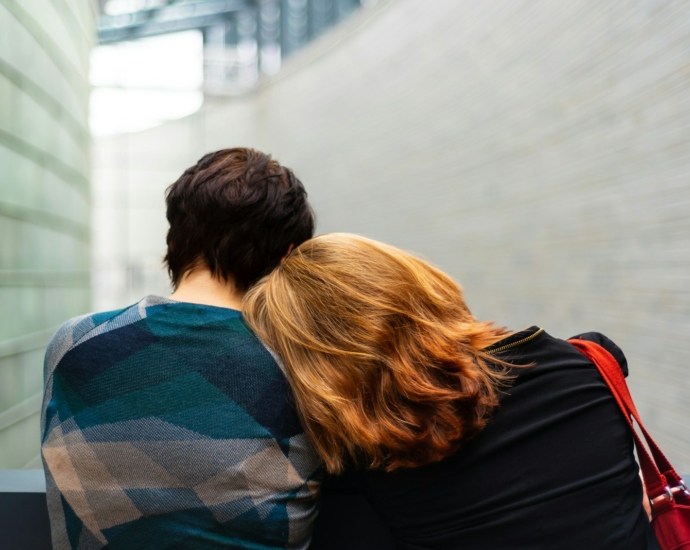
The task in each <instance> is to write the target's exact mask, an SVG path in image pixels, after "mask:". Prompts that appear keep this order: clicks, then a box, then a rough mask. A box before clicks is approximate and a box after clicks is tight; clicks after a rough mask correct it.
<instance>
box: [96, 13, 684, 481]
mask: <svg viewBox="0 0 690 550" xmlns="http://www.w3.org/2000/svg"><path fill="white" fill-rule="evenodd" d="M689 66H690V8H689V7H688V5H687V3H684V2H672V1H662V0H656V1H647V2H636V3H631V2H597V1H594V0H576V1H573V2H550V1H546V0H537V1H532V2H527V3H525V2H513V1H511V0H496V1H493V2H474V1H470V0H438V1H436V2H433V6H431V3H428V2H417V1H414V0H394V1H389V2H385V3H382V4H380V5H379V7H377V8H375V9H374V10H370V11H368V12H364V13H362V14H360V15H359V16H357V17H356V18H355V19H354V20H353V21H351V22H349V23H347V24H346V25H344V26H343V27H341V28H339V29H337V30H336V31H334V32H333V33H331V34H330V35H328V36H326V37H324V39H322V40H321V41H319V42H317V43H315V44H313V45H312V46H310V47H309V48H308V49H307V51H305V52H303V53H302V54H300V55H298V56H296V57H295V58H294V59H292V60H291V61H290V63H288V66H287V67H286V69H285V70H284V71H283V72H282V73H281V74H280V75H279V76H278V77H277V78H274V79H273V80H271V81H268V82H266V83H265V85H264V86H263V87H262V88H261V89H260V90H259V91H258V92H257V93H256V94H254V95H253V96H250V97H246V98H244V99H235V100H225V101H222V100H218V101H216V102H215V103H211V104H207V106H206V107H205V108H204V109H202V111H201V112H200V113H199V114H197V115H195V116H193V117H190V118H189V119H186V120H183V121H180V122H177V123H173V124H168V125H166V126H164V127H161V128H158V129H154V130H151V131H147V132H143V133H140V134H131V135H128V136H121V137H119V138H114V139H110V140H104V141H101V142H99V143H98V146H97V155H98V156H97V160H96V165H97V171H96V181H97V189H96V204H95V206H96V211H97V212H98V216H101V221H97V226H96V237H95V238H96V243H98V244H97V247H96V248H97V249H103V250H105V247H104V246H103V244H104V243H111V244H112V245H113V246H119V249H118V250H119V254H120V256H119V257H118V258H114V257H113V256H112V255H110V256H108V257H105V256H103V255H102V256H98V254H99V252H98V250H97V252H96V254H97V260H96V261H97V266H96V267H97V268H98V269H99V273H100V276H99V281H100V285H101V286H100V290H101V292H99V293H98V294H97V295H96V300H97V301H98V302H97V303H100V304H101V305H103V307H110V306H115V305H124V303H125V302H131V301H134V300H135V299H137V298H138V297H139V295H140V294H143V293H146V292H151V291H153V292H161V293H163V292H166V291H167V288H166V284H165V276H164V273H163V272H162V270H160V259H161V257H162V256H163V253H164V240H165V230H166V223H165V219H164V215H163V209H162V205H163V202H162V197H163V190H164V188H165V187H166V186H167V185H168V184H170V183H171V182H172V181H174V180H175V179H176V178H177V177H178V175H179V174H180V173H181V171H182V170H183V169H184V168H186V167H187V166H188V165H190V164H192V163H193V162H195V161H196V159H197V158H198V157H199V156H200V155H201V154H202V153H203V152H206V151H208V150H212V149H217V148H220V147H227V146H234V145H250V146H256V147H259V148H262V149H264V150H267V151H269V152H271V153H273V154H274V155H275V156H276V157H277V158H278V159H279V160H281V161H282V162H284V163H285V164H287V165H290V166H292V167H294V168H295V169H296V171H297V172H298V174H299V176H300V177H301V178H302V180H303V181H304V182H305V185H306V186H307V188H308V190H309V193H310V197H311V198H312V200H313V203H314V205H315V207H316V210H317V215H318V218H319V227H318V229H319V231H320V232H324V231H352V232H358V233H363V234H365V235H369V236H371V237H374V238H378V239H381V240H385V241H388V242H391V243H393V244H396V245H399V246H401V247H404V248H407V249H412V250H416V251H418V252H420V253H422V254H424V255H425V256H427V257H428V258H430V259H431V260H432V261H433V262H435V263H437V264H438V265H440V266H441V267H443V268H444V269H446V270H447V271H449V272H450V273H451V274H452V275H454V276H455V277H457V278H458V280H460V281H461V282H462V284H463V285H464V287H465V289H466V293H467V296H468V300H469V302H470V305H471V306H472V307H473V309H474V310H475V311H476V313H477V314H478V315H479V316H481V317H486V318H492V319H495V320H497V321H499V322H501V323H505V324H507V325H509V326H510V327H513V328H516V329H517V328H521V327H524V326H526V325H530V324H539V325H541V326H543V327H545V328H546V329H547V330H548V331H549V332H550V333H552V334H554V335H556V336H560V337H568V336H570V335H572V334H574V333H577V332H580V331H588V330H598V331H601V332H604V333H606V334H608V335H609V336H610V337H611V338H613V339H614V340H615V341H616V342H618V343H619V344H620V345H621V347H622V348H623V349H624V351H625V352H626V354H627V356H628V358H629V361H630V364H631V373H632V375H631V378H630V382H631V385H632V388H633V392H634V394H635V397H636V398H637V400H638V401H639V405H640V409H641V412H642V415H643V417H644V418H645V419H646V420H647V422H648V424H649V428H650V429H651V431H652V433H653V434H655V435H656V436H658V438H659V441H660V443H661V444H662V446H663V447H664V449H665V450H667V451H668V454H669V455H670V456H671V457H672V458H673V459H674V460H675V461H676V462H677V463H678V466H679V467H680V468H681V469H684V470H686V471H689V470H690V430H688V429H687V425H688V419H690V376H689V375H690V367H689V366H688V362H689V360H690V340H688V338H687V334H688V333H690V271H689V268H690V216H689V214H690V185H688V174H689V173H690V134H689V133H688V128H689V127H690V110H689V109H688V107H689V106H690V102H689V99H690V93H688V90H689V84H690V82H689V79H690V71H688V67H689ZM125 185H126V186H128V187H127V192H126V193H123V192H122V189H123V186H125ZM118 189H119V191H118ZM117 197H119V199H118V198H117ZM116 199H117V200H119V201H120V203H119V206H115V207H113V205H114V204H115V201H116ZM123 232H124V233H126V234H127V235H128V237H127V239H124V240H123V239H122V238H121V236H122V234H123ZM126 266H129V271H128V272H127V271H126V270H125V269H124V267H126ZM127 273H129V283H128V282H127V276H126V274H127ZM133 273H134V274H135V275H136V277H132V274H133ZM118 280H119V281H120V282H119V283H118ZM118 284H120V286H118ZM128 284H129V286H128Z"/></svg>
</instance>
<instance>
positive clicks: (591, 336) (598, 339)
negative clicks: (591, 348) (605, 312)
mask: <svg viewBox="0 0 690 550" xmlns="http://www.w3.org/2000/svg"><path fill="white" fill-rule="evenodd" d="M573 338H581V339H583V340H587V341H589V342H594V343H595V344H599V345H600V346H601V347H602V348H604V349H605V350H606V351H608V352H609V353H610V354H611V355H613V357H614V359H615V360H616V361H618V364H619V365H620V367H621V370H622V371H623V375H624V376H626V377H627V376H628V360H627V359H626V358H625V354H624V353H623V350H622V349H621V348H619V347H618V346H617V345H616V344H615V343H614V342H613V341H612V340H610V339H609V338H608V337H606V336H604V335H603V334H601V332H584V333H582V334H576V335H575V336H573Z"/></svg>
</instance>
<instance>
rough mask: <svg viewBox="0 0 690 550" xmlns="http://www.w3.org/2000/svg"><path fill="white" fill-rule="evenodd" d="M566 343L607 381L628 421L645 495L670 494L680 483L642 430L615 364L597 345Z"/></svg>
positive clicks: (666, 460) (659, 450)
mask: <svg viewBox="0 0 690 550" xmlns="http://www.w3.org/2000/svg"><path fill="white" fill-rule="evenodd" d="M568 341H569V342H570V343H571V344H572V345H574V346H575V347H576V348H577V349H578V351H580V353H582V354H583V355H584V356H585V357H587V358H588V359H589V360H590V361H591V362H592V363H594V365H595V366H596V367H597V369H598V370H599V372H600V373H601V376H602V378H603V379H604V381H605V382H606V385H607V386H608V387H609V389H610V390H611V393H612V394H613V397H614V398H615V399H616V403H618V407H619V408H620V409H621V411H622V412H623V416H625V419H626V420H627V421H628V424H629V425H630V429H631V430H632V434H633V438H634V440H635V447H636V448H637V456H638V458H639V460H640V469H641V470H642V477H643V478H644V483H645V487H646V489H647V495H648V496H649V498H650V499H651V500H654V499H656V498H657V497H659V496H662V495H669V493H670V489H669V486H670V487H677V486H680V485H681V483H682V480H681V478H680V476H679V475H678V474H677V473H676V471H675V470H674V469H673V466H671V463H670V462H669V460H668V458H666V456H665V455H664V453H663V452H662V451H661V449H660V448H659V446H658V445H657V444H656V442H655V441H654V440H653V439H652V436H651V435H649V432H648V431H647V430H646V428H645V427H644V424H643V423H642V420H641V419H640V415H639V413H638V412H637V408H636V407H635V403H634V402H633V400H632V396H631V395H630V390H629V389H628V385H627V383H626V382H625V376H624V375H623V371H621V368H620V365H619V364H618V361H616V359H615V358H614V357H613V355H611V354H610V353H609V352H608V351H607V350H606V349H604V348H603V347H601V346H600V345H599V344H596V343H594V342H590V341H588V340H582V339H572V340H568ZM631 416H632V418H634V419H635V421H636V422H637V425H638V426H639V427H640V431H641V432H642V434H643V435H644V438H645V440H646V441H647V444H648V445H649V449H650V451H651V456H650V454H649V452H648V451H647V448H646V447H645V446H644V444H643V443H642V440H641V439H640V436H639V435H638V433H637V431H636V430H635V427H634V425H633V422H632V419H631V418H630V417H631ZM652 457H653V458H652ZM669 496H670V495H669Z"/></svg>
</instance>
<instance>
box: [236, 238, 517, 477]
mask: <svg viewBox="0 0 690 550" xmlns="http://www.w3.org/2000/svg"><path fill="white" fill-rule="evenodd" d="M243 311H244V315H245V318H246V319H247V321H248V322H249V324H250V325H251V326H252V327H253V328H254V330H255V331H256V332H257V334H258V335H259V336H260V337H261V338H262V339H263V340H264V341H265V342H266V343H267V344H268V346H269V347H271V348H272V349H273V350H274V351H275V352H276V353H277V354H278V355H280V356H281V358H282V359H283V361H284V364H285V368H286V372H287V375H288V378H289V379H290V382H291V385H292V388H293V391H294V394H295V399H296V403H297V409H298V412H299V414H300V418H301V420H302V423H303V426H304V428H305V431H306V433H307V435H308V436H309V437H310V439H311V441H312V443H313V444H314V446H315V448H316V450H317V452H318V453H319V455H320V456H321V458H322V459H323V461H324V463H325V466H326V468H327V470H328V471H330V472H333V473H337V472H341V471H342V470H343V468H344V466H345V465H346V464H348V463H352V462H354V463H355V464H358V465H361V466H366V467H368V468H383V469H385V470H388V471H391V470H395V469H397V468H401V467H415V466H421V465H423V464H428V463H431V462H435V461H438V460H441V459H443V458H445V457H446V456H448V455H450V454H452V453H453V452H455V451H456V450H457V449H458V448H459V446H460V444H461V442H463V441H466V440H468V439H470V438H472V437H473V436H475V435H476V434H478V433H479V432H480V431H481V430H482V428H483V427H484V426H485V425H486V422H487V421H488V418H489V416H490V414H491V412H492V410H493V409H494V408H495V407H496V405H497V404H498V399H497V392H498V390H499V388H500V386H501V385H502V384H504V383H505V382H506V381H507V380H508V376H507V375H506V372H505V369H501V368H500V365H499V368H497V367H496V365H495V360H493V359H492V358H491V357H490V356H489V355H487V354H486V353H484V352H483V351H482V350H483V349H484V348H486V347H487V346H489V345H491V344H493V343H495V342H497V341H498V340H500V339H501V338H503V337H505V336H506V335H507V334H508V332H507V331H506V330H505V329H503V328H497V327H495V326H494V325H493V324H492V323H487V322H481V321H478V320H476V319H475V318H474V316H473V315H472V313H471V312H470V310H469V308H468V307H467V305H466V304H465V301H464V298H463V294H462V290H461V289H460V287H459V286H458V284H457V283H456V282H455V281H453V279H451V278H450V277H449V276H447V275H446V274H445V273H443V272H442V271H440V270H439V269H437V268H435V267H433V266H431V265H430V264H429V263H427V262H425V261H423V260H421V259H419V258H417V257H415V256H414V255H412V254H409V253H406V252H404V251H402V250H399V249H397V248H395V247H393V246H389V245H386V244H383V243H380V242H377V241H373V240H370V239H366V238H364V237H359V236H356V235H351V234H328V235H321V236H319V237H316V238H314V239H311V240H309V241H307V242H305V243H303V244H302V245H300V246H299V247H297V248H296V249H295V250H293V251H292V252H291V253H290V255H289V256H288V257H287V258H286V260H285V261H284V262H283V263H282V264H281V265H280V266H279V267H278V268H277V269H276V270H275V271H273V272H272V273H271V274H270V275H268V276H267V277H265V278H264V279H262V280H261V281H260V282H259V283H258V284H257V285H256V286H255V287H253V288H252V289H250V291H249V292H248V294H247V296H246V297H245V301H244V308H243Z"/></svg>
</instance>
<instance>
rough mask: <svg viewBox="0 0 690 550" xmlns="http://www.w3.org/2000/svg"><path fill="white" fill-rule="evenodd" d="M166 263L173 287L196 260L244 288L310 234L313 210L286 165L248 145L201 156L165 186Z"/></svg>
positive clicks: (239, 287)
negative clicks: (166, 220)
mask: <svg viewBox="0 0 690 550" xmlns="http://www.w3.org/2000/svg"><path fill="white" fill-rule="evenodd" d="M165 202H166V205H167V214H166V215H167V218H168V222H169V223H170V229H169V231H168V237H167V243H168V251H167V253H166V255H165V260H164V261H165V263H166V265H167V267H168V273H169V274H170V279H171V281H172V284H173V287H175V288H177V286H178V285H179V283H180V281H181V279H182V277H183V276H184V275H185V273H187V272H188V271H190V270H192V269H194V268H195V267H196V266H198V265H199V264H202V265H204V266H206V267H207V268H208V269H209V270H210V271H211V273H212V274H213V276H215V277H218V278H220V279H224V280H228V279H229V278H230V277H231V278H232V279H233V280H234V282H235V285H236V286H237V288H238V289H239V290H243V291H244V290H246V289H247V288H249V287H250V286H251V285H252V284H254V283H255V282H256V281H258V280H259V279H260V278H261V277H262V276H264V275H265V274H267V273H268V272H270V271H271V270H272V269H273V268H275V266H277V265H278V264H279V263H280V260H281V258H282V257H283V256H285V254H287V252H288V250H289V248H290V245H294V246H298V245H299V244H301V243H302V242H304V241H305V240H307V239H309V238H311V236H312V235H313V234H314V213H313V211H312V209H311V207H310V206H309V203H308V202H307V193H306V191H305V190H304V187H303V185H302V183H301V182H300V181H299V180H298V179H297V178H296V177H295V175H294V174H293V173H292V170H290V169H289V168H286V167H284V166H281V165H280V164H278V162H277V161H275V160H273V159H272V158H271V156H270V155H267V154H265V153H262V152H260V151H256V150H254V149H247V148H240V147H238V148H234V149H222V150H220V151H216V152H214V153H209V154H207V155H205V156H204V157H202V158H201V159H200V160H199V162H197V163H196V164H195V165H194V166H192V167H190V168H188V169H187V170H186V171H185V172H184V174H182V176H181V177H180V179H178V180H177V181H176V182H175V183H173V184H172V185H171V186H170V187H169V188H168V189H167V192H166V197H165Z"/></svg>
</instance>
